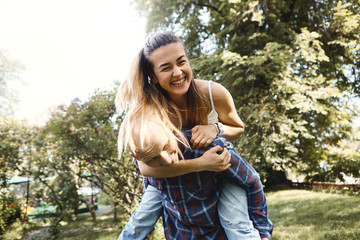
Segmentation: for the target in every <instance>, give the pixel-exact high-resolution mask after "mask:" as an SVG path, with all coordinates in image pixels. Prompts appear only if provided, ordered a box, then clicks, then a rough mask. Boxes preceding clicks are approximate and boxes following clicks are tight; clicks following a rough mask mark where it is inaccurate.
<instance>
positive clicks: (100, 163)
mask: <svg viewBox="0 0 360 240" xmlns="http://www.w3.org/2000/svg"><path fill="white" fill-rule="evenodd" d="M114 99H115V91H114V90H112V91H97V92H95V93H94V95H92V96H90V98H89V99H88V100H87V101H86V102H84V103H81V102H80V101H79V100H78V99H74V100H73V101H72V103H71V104H70V105H69V106H68V107H64V106H62V107H59V108H58V109H57V110H56V111H55V112H54V113H53V115H52V117H51V119H50V120H49V122H48V123H47V125H46V127H45V129H46V130H45V131H46V132H47V133H48V139H47V141H46V142H47V143H48V144H51V145H52V147H51V149H52V151H51V156H52V159H53V160H52V162H54V163H55V162H58V163H61V164H63V165H64V166H63V167H65V166H69V171H71V172H72V176H74V177H76V181H73V182H76V185H77V186H76V187H79V186H80V185H81V182H82V181H84V180H89V181H93V183H94V184H95V185H96V186H98V187H99V188H101V189H102V191H104V192H105V193H106V194H107V195H108V196H109V197H110V199H112V201H113V203H114V207H115V210H116V206H118V205H120V206H121V207H123V208H124V209H125V210H126V211H127V212H128V213H129V214H130V213H131V212H132V210H133V208H134V207H135V206H136V205H137V203H138V200H139V194H140V191H141V186H142V181H141V180H140V175H139V173H138V172H137V170H136V168H135V165H134V164H133V162H132V161H131V160H130V159H131V158H130V157H129V156H123V157H122V158H121V159H118V153H117V147H116V146H117V145H116V142H117V130H118V127H119V124H120V122H121V119H122V116H118V115H117V114H116V111H115V106H114ZM84 172H88V173H91V174H92V177H89V176H86V175H84V174H83V173H84ZM114 216H115V217H116V211H115V215H114Z"/></svg>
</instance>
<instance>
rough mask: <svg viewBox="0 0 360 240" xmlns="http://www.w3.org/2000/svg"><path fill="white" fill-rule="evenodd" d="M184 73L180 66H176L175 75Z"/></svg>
mask: <svg viewBox="0 0 360 240" xmlns="http://www.w3.org/2000/svg"><path fill="white" fill-rule="evenodd" d="M181 74H182V71H181V69H180V68H179V67H177V66H175V68H174V72H173V75H174V76H180V75H181Z"/></svg>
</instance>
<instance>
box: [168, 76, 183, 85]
mask: <svg viewBox="0 0 360 240" xmlns="http://www.w3.org/2000/svg"><path fill="white" fill-rule="evenodd" d="M185 80H186V78H183V79H181V80H179V81H177V82H172V83H171V84H172V85H180V84H182V83H183V82H185Z"/></svg>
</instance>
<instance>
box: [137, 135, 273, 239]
mask: <svg viewBox="0 0 360 240" xmlns="http://www.w3.org/2000/svg"><path fill="white" fill-rule="evenodd" d="M182 132H183V134H184V135H185V136H186V137H187V139H188V140H189V141H190V138H191V131H190V130H182ZM215 145H220V146H222V147H226V149H227V150H228V151H229V153H230V154H231V160H230V163H231V167H230V168H228V169H227V170H225V171H224V172H222V173H220V174H219V173H215V172H207V171H203V172H195V173H189V174H185V175H182V176H178V177H172V178H162V179H157V178H151V177H148V178H144V184H145V187H146V186H147V184H150V185H152V186H154V187H156V188H157V189H158V192H159V194H160V195H161V199H162V204H163V207H164V211H163V221H164V232H165V236H166V239H206V240H210V239H214V240H218V239H227V237H226V235H225V232H224V230H223V228H222V227H221V224H220V220H219V216H218V212H217V206H216V203H217V200H218V198H219V194H220V191H221V186H222V183H223V180H224V178H226V177H228V178H229V179H230V180H231V181H232V182H235V183H236V184H238V185H239V186H241V187H242V188H244V189H245V190H246V192H247V197H248V203H249V204H248V205H249V216H250V218H251V220H252V221H253V223H254V227H255V228H256V229H258V231H259V233H260V236H261V237H262V238H264V237H267V238H271V233H272V229H273V225H272V223H271V221H270V218H269V214H268V209H267V204H266V198H265V195H264V192H263V188H262V184H261V181H260V176H259V174H258V173H257V172H256V171H255V169H254V168H253V167H252V166H251V165H250V164H249V163H248V162H247V161H246V160H244V159H243V158H242V157H241V156H240V155H239V154H238V153H237V151H236V150H235V149H234V147H233V145H232V144H231V143H230V142H227V141H226V140H225V139H224V138H219V137H217V138H216V139H215V140H214V141H213V142H212V143H211V145H210V146H209V147H208V148H206V149H205V148H203V149H186V150H185V151H184V153H183V155H184V158H185V159H192V158H197V157H200V156H202V154H203V153H204V152H205V151H206V150H208V149H209V148H211V147H213V146H215Z"/></svg>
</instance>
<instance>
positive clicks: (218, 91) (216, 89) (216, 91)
mask: <svg viewBox="0 0 360 240" xmlns="http://www.w3.org/2000/svg"><path fill="white" fill-rule="evenodd" d="M209 82H210V81H208V80H202V79H195V84H196V87H198V89H200V90H201V91H203V92H205V93H206V94H209ZM211 92H212V95H213V96H214V97H215V96H218V95H219V96H221V95H222V94H224V93H225V92H228V91H227V90H226V88H225V87H223V86H222V85H221V84H220V83H217V82H214V81H211Z"/></svg>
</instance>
